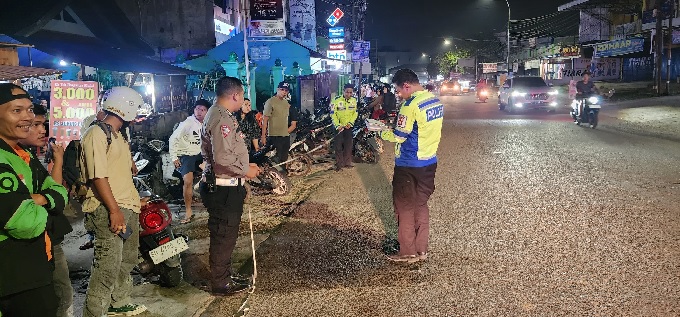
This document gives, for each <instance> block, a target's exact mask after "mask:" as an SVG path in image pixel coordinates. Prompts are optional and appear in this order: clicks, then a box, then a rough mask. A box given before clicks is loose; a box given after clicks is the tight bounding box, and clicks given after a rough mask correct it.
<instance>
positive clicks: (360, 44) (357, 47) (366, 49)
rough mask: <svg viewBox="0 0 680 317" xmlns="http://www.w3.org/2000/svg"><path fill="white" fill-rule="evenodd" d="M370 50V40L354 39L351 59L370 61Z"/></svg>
mask: <svg viewBox="0 0 680 317" xmlns="http://www.w3.org/2000/svg"><path fill="white" fill-rule="evenodd" d="M370 52H371V42H369V41H354V47H353V48H352V61H354V62H364V63H367V62H369V61H370V59H369V54H370Z"/></svg>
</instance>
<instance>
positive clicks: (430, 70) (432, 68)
mask: <svg viewBox="0 0 680 317" xmlns="http://www.w3.org/2000/svg"><path fill="white" fill-rule="evenodd" d="M427 75H428V76H429V77H430V78H437V75H439V65H438V64H437V63H435V62H430V63H429V64H427Z"/></svg>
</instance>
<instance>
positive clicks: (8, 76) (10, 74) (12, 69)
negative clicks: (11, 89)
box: [0, 65, 65, 81]
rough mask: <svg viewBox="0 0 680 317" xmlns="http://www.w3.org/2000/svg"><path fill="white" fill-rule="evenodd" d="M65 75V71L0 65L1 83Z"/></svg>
mask: <svg viewBox="0 0 680 317" xmlns="http://www.w3.org/2000/svg"><path fill="white" fill-rule="evenodd" d="M61 73H65V71H63V70H58V69H48V68H37V67H26V66H7V65H0V81H11V80H16V79H21V78H30V77H39V76H47V75H54V74H61Z"/></svg>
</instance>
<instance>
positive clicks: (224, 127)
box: [220, 124, 231, 138]
mask: <svg viewBox="0 0 680 317" xmlns="http://www.w3.org/2000/svg"><path fill="white" fill-rule="evenodd" d="M220 130H221V131H222V137H225V138H226V137H227V136H229V133H230V132H231V129H230V128H229V126H227V125H226V124H223V125H222V126H220Z"/></svg>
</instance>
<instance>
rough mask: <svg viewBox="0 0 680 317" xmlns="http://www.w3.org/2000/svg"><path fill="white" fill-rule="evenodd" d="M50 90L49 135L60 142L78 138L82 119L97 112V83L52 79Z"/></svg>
mask: <svg viewBox="0 0 680 317" xmlns="http://www.w3.org/2000/svg"><path fill="white" fill-rule="evenodd" d="M51 90H52V91H51V95H50V104H51V107H50V131H49V136H50V137H52V138H55V139H57V142H60V143H62V144H67V143H68V142H71V141H72V140H80V128H81V127H82V126H83V119H85V118H86V117H88V116H91V115H94V114H95V113H96V112H97V101H98V100H99V86H98V83H97V82H96V81H68V80H53V81H52V83H51Z"/></svg>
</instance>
